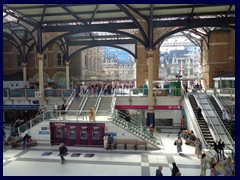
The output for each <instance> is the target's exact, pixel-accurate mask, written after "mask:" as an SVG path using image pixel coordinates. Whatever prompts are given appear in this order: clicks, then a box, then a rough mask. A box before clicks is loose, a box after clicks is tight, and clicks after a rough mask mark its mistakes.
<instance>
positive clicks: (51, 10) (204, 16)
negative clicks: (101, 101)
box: [3, 4, 235, 48]
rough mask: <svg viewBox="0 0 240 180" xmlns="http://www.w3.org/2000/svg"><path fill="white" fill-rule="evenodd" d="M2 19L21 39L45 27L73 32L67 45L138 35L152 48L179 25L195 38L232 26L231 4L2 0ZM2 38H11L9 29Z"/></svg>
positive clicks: (124, 39) (124, 40)
mask: <svg viewBox="0 0 240 180" xmlns="http://www.w3.org/2000/svg"><path fill="white" fill-rule="evenodd" d="M10 21H11V23H7V22H10ZM19 22H22V24H20V23H19ZM3 23H4V25H3V29H9V30H10V31H11V32H14V34H15V35H16V36H17V38H18V39H19V40H20V41H25V42H28V41H31V39H32V38H33V37H32V35H31V32H33V31H34V29H38V28H40V29H41V32H43V33H48V32H49V33H51V32H58V33H59V32H69V31H71V32H75V33H74V34H71V35H66V36H65V37H64V38H65V40H66V41H67V42H69V44H70V45H81V43H82V44H83V43H85V44H87V43H89V44H91V43H93V42H94V43H96V42H97V41H98V42H97V43H99V45H101V41H109V43H110V42H111V43H115V44H116V43H119V44H131V43H134V42H135V41H136V40H137V41H138V42H140V43H141V44H143V45H144V46H145V47H150V48H151V47H154V46H156V45H158V44H159V43H162V41H163V38H162V39H161V37H165V38H166V37H167V36H169V35H173V34H174V32H178V31H177V30H178V29H180V28H182V33H183V34H184V35H186V36H192V34H195V37H193V36H192V37H193V39H194V41H196V43H198V40H199V39H201V38H202V37H204V36H208V35H209V32H211V31H213V30H216V29H218V28H220V29H222V28H235V5H234V4H3ZM23 24H25V27H27V28H28V30H27V28H25V27H24V26H23ZM29 27H31V28H29ZM184 27H186V29H185V30H184ZM29 29H30V30H31V31H29ZM6 32H7V31H6ZM153 34H154V35H155V36H154V35H153ZM196 36H197V37H196ZM4 39H5V40H9V41H11V40H12V39H11V37H10V36H9V35H8V33H4ZM133 40H134V41H133ZM12 41H13V40H12ZM105 44H106V42H105Z"/></svg>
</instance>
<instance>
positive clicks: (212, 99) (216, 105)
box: [208, 95, 234, 138]
mask: <svg viewBox="0 0 240 180" xmlns="http://www.w3.org/2000/svg"><path fill="white" fill-rule="evenodd" d="M208 98H209V100H210V101H211V103H212V105H213V107H214V108H215V110H216V112H217V114H218V116H219V117H220V118H221V120H222V110H221V108H220V107H219V105H218V104H217V102H216V100H215V99H214V97H213V96H211V95H210V96H208ZM222 122H223V124H224V125H225V127H226V129H227V130H228V132H229V133H230V134H231V129H230V126H231V124H230V122H229V121H223V120H222ZM233 138H234V137H233Z"/></svg>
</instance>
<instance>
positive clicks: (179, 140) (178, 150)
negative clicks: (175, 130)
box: [174, 136, 182, 154]
mask: <svg viewBox="0 0 240 180" xmlns="http://www.w3.org/2000/svg"><path fill="white" fill-rule="evenodd" d="M174 144H176V146H177V152H178V153H179V154H180V152H182V139H181V137H180V136H178V139H177V140H176V141H175V142H174Z"/></svg>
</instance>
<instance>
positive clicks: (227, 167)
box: [223, 156, 235, 176]
mask: <svg viewBox="0 0 240 180" xmlns="http://www.w3.org/2000/svg"><path fill="white" fill-rule="evenodd" d="M223 169H224V171H225V173H224V176H234V175H235V167H234V163H233V161H232V158H231V156H228V157H227V159H226V160H225V161H224V163H223Z"/></svg>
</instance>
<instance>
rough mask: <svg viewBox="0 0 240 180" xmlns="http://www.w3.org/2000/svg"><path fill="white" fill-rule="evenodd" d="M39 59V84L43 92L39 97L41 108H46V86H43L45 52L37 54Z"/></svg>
mask: <svg viewBox="0 0 240 180" xmlns="http://www.w3.org/2000/svg"><path fill="white" fill-rule="evenodd" d="M37 59H38V75H39V77H38V84H39V91H40V92H41V94H42V95H41V97H40V98H39V108H40V109H41V108H44V106H45V100H44V87H43V54H40V53H38V54H37Z"/></svg>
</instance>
